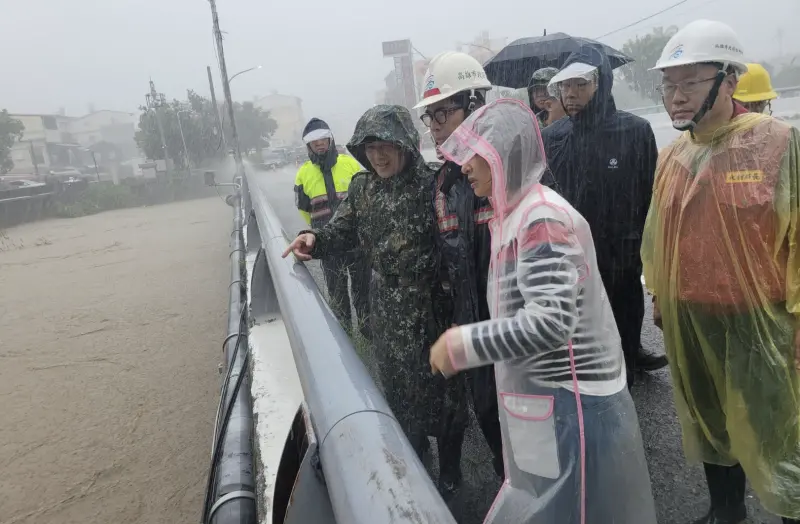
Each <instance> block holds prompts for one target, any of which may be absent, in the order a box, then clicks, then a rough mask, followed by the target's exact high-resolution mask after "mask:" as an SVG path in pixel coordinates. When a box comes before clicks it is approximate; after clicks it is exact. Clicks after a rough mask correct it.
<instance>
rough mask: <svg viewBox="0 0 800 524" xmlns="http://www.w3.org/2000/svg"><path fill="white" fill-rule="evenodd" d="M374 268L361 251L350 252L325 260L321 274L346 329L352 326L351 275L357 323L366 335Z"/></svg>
mask: <svg viewBox="0 0 800 524" xmlns="http://www.w3.org/2000/svg"><path fill="white" fill-rule="evenodd" d="M371 273H372V270H371V269H370V268H369V267H368V266H367V264H366V260H365V259H364V257H363V256H361V255H360V253H357V252H356V253H348V254H347V255H344V256H338V257H329V258H327V259H325V260H323V261H322V274H323V276H324V277H325V286H326V287H327V288H328V303H329V304H330V306H331V309H333V312H334V313H335V314H336V318H338V319H339V322H340V323H341V324H342V326H343V327H344V328H345V329H346V330H348V331H349V330H350V329H352V326H353V320H352V313H351V304H350V294H349V292H348V286H347V284H348V278H347V277H348V276H349V277H350V282H351V283H352V288H353V302H354V304H352V305H353V306H355V310H356V315H357V316H358V324H359V327H360V328H361V330H362V333H363V334H364V335H368V333H366V332H365V331H366V330H367V328H366V326H367V325H368V322H367V317H368V316H369V281H370V276H371Z"/></svg>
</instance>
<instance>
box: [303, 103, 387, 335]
mask: <svg viewBox="0 0 800 524" xmlns="http://www.w3.org/2000/svg"><path fill="white" fill-rule="evenodd" d="M303 142H305V144H306V148H307V150H308V162H306V163H305V164H303V165H302V166H301V167H300V170H299V171H298V172H297V177H296V178H295V187H294V191H295V203H296V204H297V208H298V209H299V210H300V213H301V214H302V215H303V217H304V218H305V219H306V221H307V222H308V223H309V225H310V226H311V227H313V228H321V227H323V226H324V225H325V224H327V223H328V221H330V219H331V218H332V217H333V215H334V214H335V213H336V210H337V209H338V208H339V204H340V203H341V201H342V200H344V198H345V196H347V189H348V187H349V186H350V180H351V178H352V177H353V175H355V174H356V173H358V172H359V171H361V165H360V164H359V163H358V162H357V161H356V160H355V159H354V158H353V157H351V156H348V155H340V154H339V152H338V151H337V149H336V142H335V141H334V138H333V133H331V130H330V127H328V124H327V123H325V122H324V121H323V120H320V119H319V118H312V119H311V120H310V121H309V122H308V124H307V125H306V127H305V129H303ZM322 272H323V275H324V277H325V284H326V287H327V288H328V297H329V303H330V304H331V307H332V308H333V310H334V311H335V312H336V316H337V318H338V319H339V321H340V322H341V323H342V325H343V326H344V327H345V329H348V330H349V329H350V328H351V327H352V319H351V307H350V294H349V292H348V285H347V284H348V279H347V277H348V273H349V275H350V279H351V281H352V287H353V300H354V302H355V304H354V305H355V309H356V314H357V315H358V323H359V326H360V328H361V332H362V334H363V335H364V336H366V337H367V338H369V335H370V334H369V328H368V326H369V323H368V322H367V314H368V311H369V309H368V299H367V296H368V289H369V277H370V274H371V271H370V270H369V269H368V268H367V265H366V261H365V260H364V257H363V255H362V254H361V253H359V252H355V251H351V252H349V253H346V254H344V255H342V256H336V257H329V258H327V259H325V260H323V261H322Z"/></svg>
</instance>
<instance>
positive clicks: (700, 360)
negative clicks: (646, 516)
mask: <svg viewBox="0 0 800 524" xmlns="http://www.w3.org/2000/svg"><path fill="white" fill-rule="evenodd" d="M747 68H748V65H747V63H746V61H745V60H744V53H743V51H742V45H741V43H740V42H739V38H738V36H737V35H736V33H735V32H734V31H733V29H731V28H730V27H728V26H727V25H725V24H722V23H721V22H716V21H709V20H697V21H695V22H692V23H690V24H688V25H687V26H686V27H684V28H683V29H681V30H680V31H679V32H678V33H676V34H675V35H674V36H673V37H672V39H671V40H670V41H669V42H668V43H667V45H666V46H665V48H664V51H663V53H662V55H661V57H660V59H659V60H658V63H657V64H656V66H655V67H654V69H655V70H658V71H661V73H662V83H661V85H660V86H659V90H660V91H661V93H662V96H663V99H664V105H665V107H666V109H667V112H668V113H669V115H670V118H671V119H672V123H673V126H674V127H675V128H676V129H679V130H681V131H684V133H683V134H682V135H681V136H680V137H679V138H678V139H676V140H675V141H674V142H673V143H672V144H670V145H669V146H667V147H665V148H664V149H663V150H662V151H661V155H660V157H659V160H658V167H657V170H656V183H655V188H654V192H653V199H652V202H651V205H650V211H649V213H648V215H647V222H646V224H645V229H644V237H643V242H642V261H643V262H644V277H645V281H646V285H647V287H648V288H649V290H650V291H651V293H652V294H653V297H654V308H653V309H654V317H655V320H656V321H657V322H659V321H660V325H661V327H662V330H663V333H664V346H665V348H666V351H667V357H668V359H669V364H670V371H671V375H672V379H673V385H674V392H675V407H676V411H677V412H678V418H679V420H680V422H681V429H682V433H683V435H682V436H683V448H684V453H685V455H686V458H687V460H690V461H693V462H702V463H703V468H704V470H705V475H706V482H707V484H708V490H709V495H710V500H711V507H710V509H709V512H708V514H707V515H706V516H705V517H703V518H702V519H700V520H697V521H696V524H738V523H740V522H744V521H745V519H746V518H747V507H746V505H745V494H746V492H745V487H746V481H748V480H749V482H750V486H751V487H752V488H753V490H754V491H755V492H756V494H757V495H758V497H759V499H760V501H761V504H762V505H763V506H764V507H765V508H766V509H767V510H769V511H770V512H772V513H775V514H777V515H780V516H781V517H783V522H784V523H786V524H790V523H791V524H798V523H800V374H799V373H798V369H800V131H798V130H797V128H794V127H792V126H790V125H789V124H787V123H785V122H781V121H780V120H778V119H776V118H773V117H770V116H768V115H763V114H759V113H748V112H747V110H746V109H745V108H744V107H743V106H741V105H740V104H739V103H737V102H734V100H733V97H734V96H735V93H736V88H737V83H738V77H739V75H741V74H742V73H744V72H745V71H747Z"/></svg>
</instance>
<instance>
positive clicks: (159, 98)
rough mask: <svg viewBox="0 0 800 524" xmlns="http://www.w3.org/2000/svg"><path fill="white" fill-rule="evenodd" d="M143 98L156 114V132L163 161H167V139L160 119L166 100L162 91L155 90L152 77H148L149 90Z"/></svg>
mask: <svg viewBox="0 0 800 524" xmlns="http://www.w3.org/2000/svg"><path fill="white" fill-rule="evenodd" d="M144 99H145V101H146V102H147V108H148V109H152V110H153V113H154V114H155V115H156V124H158V134H159V135H160V136H161V147H162V148H163V149H164V162H167V161H168V160H169V154H168V151H167V139H166V137H165V135H164V124H163V122H162V121H161V108H163V107H164V106H165V105H166V103H167V102H166V97H165V96H164V93H158V92H156V85H155V84H154V83H153V79H152V78H151V79H150V92H149V93H147V94H146V95H144Z"/></svg>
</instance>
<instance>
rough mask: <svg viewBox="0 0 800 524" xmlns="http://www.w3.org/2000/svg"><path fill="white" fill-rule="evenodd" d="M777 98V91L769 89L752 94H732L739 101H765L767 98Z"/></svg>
mask: <svg viewBox="0 0 800 524" xmlns="http://www.w3.org/2000/svg"><path fill="white" fill-rule="evenodd" d="M776 98H778V93H776V92H775V91H769V92H767V93H755V94H752V95H737V94H734V95H733V99H734V100H738V101H739V102H767V101H769V100H775V99H776Z"/></svg>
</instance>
